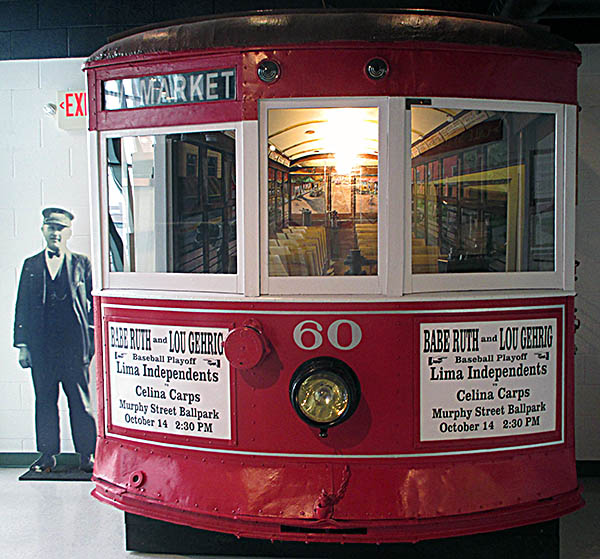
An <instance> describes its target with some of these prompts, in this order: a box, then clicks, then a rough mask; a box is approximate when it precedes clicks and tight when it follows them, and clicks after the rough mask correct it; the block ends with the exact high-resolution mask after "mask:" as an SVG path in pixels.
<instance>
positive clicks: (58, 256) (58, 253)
mask: <svg viewBox="0 0 600 559" xmlns="http://www.w3.org/2000/svg"><path fill="white" fill-rule="evenodd" d="M54 257H56V258H60V251H59V250H57V251H56V252H53V251H51V250H49V251H48V258H49V259H50V260H52V259H53V258H54Z"/></svg>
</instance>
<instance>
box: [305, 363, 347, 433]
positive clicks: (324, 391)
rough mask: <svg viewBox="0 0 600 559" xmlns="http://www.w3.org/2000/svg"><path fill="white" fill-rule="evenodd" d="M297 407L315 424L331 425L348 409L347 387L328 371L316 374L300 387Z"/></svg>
mask: <svg viewBox="0 0 600 559" xmlns="http://www.w3.org/2000/svg"><path fill="white" fill-rule="evenodd" d="M297 399H298V407H299V408H300V411H301V412H302V413H303V414H304V415H305V416H306V417H308V418H309V419H310V420H312V421H315V422H316V423H331V422H332V421H335V420H336V419H338V418H339V417H340V416H341V415H342V414H343V413H344V412H345V411H346V410H347V409H348V387H347V386H346V383H345V382H344V381H343V380H342V379H341V378H340V377H339V376H337V375H335V374H333V373H330V372H329V371H323V372H321V373H316V374H314V375H312V376H310V377H308V378H307V379H305V380H304V382H303V383H302V384H301V385H300V388H299V389H298V396H297Z"/></svg>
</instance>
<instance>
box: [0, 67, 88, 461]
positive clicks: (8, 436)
mask: <svg viewBox="0 0 600 559" xmlns="http://www.w3.org/2000/svg"><path fill="white" fill-rule="evenodd" d="M82 64H83V60H82V59H61V60H39V61H38V60H26V61H3V62H0V76H1V77H2V79H1V80H0V130H1V131H2V133H1V134H0V169H2V173H1V174H0V189H1V192H2V195H1V196H0V236H1V238H3V239H4V243H2V244H1V245H0V262H1V263H2V264H1V265H0V316H1V317H3V319H2V320H1V321H0V362H1V363H2V367H1V368H0V452H32V451H35V449H36V448H35V432H34V411H33V406H34V396H33V387H32V384H31V376H30V372H29V370H23V369H21V368H20V367H19V364H18V363H17V350H15V349H14V348H13V347H12V328H13V326H12V325H13V320H14V304H15V296H16V288H17V282H18V278H19V275H20V272H21V266H22V264H23V260H24V259H25V258H26V257H27V256H31V255H32V254H34V253H36V252H37V251H39V250H40V249H41V248H43V246H44V243H43V239H42V235H41V231H40V227H41V210H42V208H43V207H45V206H49V205H57V206H62V207H64V208H68V209H70V210H71V211H72V212H73V213H74V214H75V221H74V222H73V239H72V240H71V242H70V247H71V248H72V249H73V250H76V251H78V252H83V253H85V254H88V255H89V254H90V231H89V206H88V179H87V140H86V133H85V131H83V130H82V131H64V130H60V129H59V128H58V126H57V123H56V120H55V119H54V118H52V117H48V116H46V115H45V114H44V112H43V110H42V107H43V106H44V105H45V104H46V103H56V92H57V91H59V90H61V91H62V90H68V89H77V90H79V89H83V88H84V86H85V79H84V75H83V72H82V71H81V65H82ZM94 388H95V383H92V389H94ZM59 407H60V409H61V445H62V449H63V450H64V451H66V452H72V451H73V444H72V441H71V432H70V427H69V421H68V413H67V412H66V410H67V409H68V408H67V403H66V398H65V397H64V395H61V398H60V401H59Z"/></svg>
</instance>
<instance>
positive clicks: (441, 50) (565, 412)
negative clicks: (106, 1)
mask: <svg viewBox="0 0 600 559" xmlns="http://www.w3.org/2000/svg"><path fill="white" fill-rule="evenodd" d="M579 62H580V56H579V53H578V51H577V49H576V48H575V47H573V46H572V45H571V44H570V43H567V42H566V41H563V40H562V39H560V38H557V37H555V36H552V35H550V34H548V33H547V32H546V31H545V30H544V29H543V28H540V27H536V26H527V25H521V24H516V23H511V22H507V21H498V20H492V19H486V18H476V17H470V16H464V17H463V16H458V15H453V14H447V13H433V12H423V11H394V12H378V11H371V12H369V11H367V12H346V11H331V12H330V11H318V12H302V13H300V12H292V13H274V12H265V13H254V14H250V15H241V16H231V17H228V16H225V17H216V18H211V19H198V20H195V21H188V22H183V23H175V24H169V25H165V26H163V27H158V28H152V29H148V30H141V31H139V32H137V33H134V34H131V35H128V36H124V37H122V38H119V39H117V40H115V41H113V42H111V43H110V44H108V45H107V46H106V47H104V48H102V49H100V50H99V51H97V52H96V53H95V54H94V55H93V56H92V57H91V58H90V59H89V60H88V62H87V64H86V66H85V70H86V72H87V78H88V84H89V100H90V107H89V108H90V111H89V113H90V130H91V132H90V147H91V149H90V152H91V153H92V164H91V176H92V184H93V188H92V193H93V225H94V231H95V237H94V242H93V245H94V255H93V256H94V263H95V278H94V279H95V319H96V328H97V333H96V351H97V363H98V390H99V398H98V400H99V433H100V436H99V441H98V445H97V457H96V467H95V473H94V480H95V484H96V488H95V489H94V492H93V494H94V496H95V497H96V498H98V499H100V500H101V501H105V502H108V503H111V504H113V505H114V506H116V507H118V508H120V509H122V510H124V511H126V512H127V513H131V514H134V515H139V516H142V517H148V518H151V519H158V520H163V521H167V522H170V523H175V524H183V525H187V526H191V527H194V528H200V529H204V530H212V531H218V532H226V533H229V534H234V535H236V536H238V537H251V538H262V539H270V540H297V541H308V542H348V543H352V542H355V543H357V542H363V543H386V542H414V541H417V540H422V539H432V538H442V537H447V536H455V535H466V534H474V533H478V532H490V531H496V530H502V529H507V528H513V527H518V526H523V525H527V524H532V523H539V522H544V521H550V520H553V519H556V518H558V517H560V516H561V515H564V514H566V513H568V512H570V511H573V510H575V509H577V508H579V507H580V506H581V504H582V500H581V497H580V492H579V489H578V484H577V478H576V472H575V459H574V440H573V353H574V343H573V334H574V306H573V298H574V209H575V150H576V146H575V139H576V119H577V97H576V71H577V66H578V64H579Z"/></svg>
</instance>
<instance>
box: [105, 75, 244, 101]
mask: <svg viewBox="0 0 600 559" xmlns="http://www.w3.org/2000/svg"><path fill="white" fill-rule="evenodd" d="M235 78H236V73H235V68H225V69H221V70H205V71H201V72H188V73H184V74H166V75H162V76H141V77H139V78H125V79H122V80H107V81H105V82H103V99H104V110H107V111H114V110H120V109H137V108H141V107H160V106H165V105H180V104H189V103H206V102H210V101H232V100H234V99H235V96H236V88H235Z"/></svg>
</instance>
